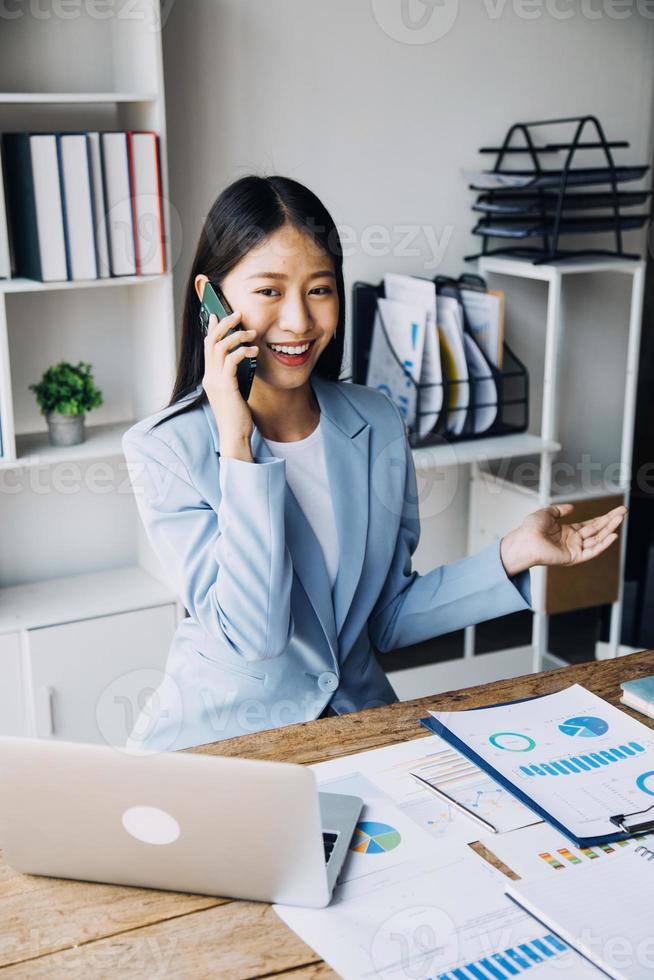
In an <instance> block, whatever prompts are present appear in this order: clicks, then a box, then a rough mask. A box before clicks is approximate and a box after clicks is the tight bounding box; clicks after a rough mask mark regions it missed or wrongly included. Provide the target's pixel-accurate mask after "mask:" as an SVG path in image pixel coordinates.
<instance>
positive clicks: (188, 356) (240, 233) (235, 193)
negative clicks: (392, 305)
mask: <svg viewBox="0 0 654 980" xmlns="http://www.w3.org/2000/svg"><path fill="white" fill-rule="evenodd" d="M285 224H290V225H293V226H294V227H295V228H297V229H298V230H299V231H303V232H305V233H307V234H309V235H311V237H312V238H313V239H314V241H315V242H316V243H317V244H318V245H319V246H320V247H321V248H322V249H323V251H324V252H325V253H326V254H327V255H328V256H329V257H330V258H331V259H332V261H333V263H334V272H335V274H336V290H337V293H338V302H339V312H338V324H337V326H336V331H335V333H334V337H333V340H332V341H331V342H330V343H329V344H328V345H327V347H326V348H325V350H324V351H323V352H322V354H321V355H320V357H319V358H318V361H317V362H316V366H315V368H314V371H316V372H317V373H318V374H319V375H321V376H322V377H324V378H327V379H328V380H330V381H338V380H339V378H340V375H341V370H342V361H343V346H344V339H345V287H344V284H343V252H342V248H341V240H340V237H339V234H338V230H337V228H336V225H335V224H334V222H333V220H332V217H331V215H330V214H329V212H328V211H327V208H326V207H325V206H324V204H323V203H322V201H320V199H319V198H318V197H316V195H315V194H314V193H313V192H312V191H310V190H309V189H308V188H307V187H305V186H304V185H303V184H300V183H298V181H296V180H291V179H290V178H289V177H279V176H272V177H257V176H256V175H254V174H252V175H250V176H247V177H241V178H240V179H239V180H235V181H234V182H233V183H232V184H230V185H229V186H228V187H226V188H225V190H224V191H223V192H222V193H221V194H220V196H219V197H218V198H217V199H216V201H215V202H214V203H213V205H212V206H211V209H210V210H209V213H208V215H207V217H206V220H205V222H204V225H203V228H202V232H201V233H200V240H199V242H198V247H197V249H196V252H195V258H194V259H193V264H192V265H191V271H190V274H189V277H188V282H187V285H186V296H185V298H184V312H183V319H182V339H181V345H180V353H179V362H178V366H177V377H176V379H175V385H174V387H173V393H172V395H171V397H170V401H169V402H168V406H167V407H170V406H171V405H174V404H175V403H176V402H178V401H179V400H180V399H182V398H184V397H185V396H186V395H188V394H189V393H190V392H191V391H193V390H194V389H195V388H196V387H197V385H198V384H199V383H200V382H201V381H202V377H203V375H204V335H203V334H202V331H201V328H200V324H199V320H198V315H199V312H200V300H199V298H198V294H197V292H196V290H195V279H196V276H198V275H206V276H207V277H208V278H209V279H210V280H211V281H212V282H217V283H218V285H220V284H221V282H222V280H223V278H224V277H225V276H226V275H227V273H228V272H229V271H230V270H231V269H233V268H234V266H235V265H236V264H237V262H239V261H240V260H241V259H242V258H243V256H244V255H246V253H247V252H249V251H250V250H251V249H252V248H254V247H255V246H256V245H258V244H260V243H261V242H262V241H263V239H264V238H266V237H267V236H268V235H270V234H272V233H273V232H275V231H277V230H278V229H279V228H281V227H282V226H283V225H285ZM205 401H207V395H206V392H205V391H204V390H202V391H201V392H200V394H199V395H198V397H197V398H195V399H193V401H192V402H190V403H189V404H188V405H185V406H184V407H183V408H181V409H180V412H179V414H181V412H186V411H191V410H192V409H194V408H196V407H198V406H199V405H202V403H203V402H205ZM175 414H178V413H175ZM167 417H168V418H170V416H167Z"/></svg>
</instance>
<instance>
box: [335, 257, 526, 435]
mask: <svg viewBox="0 0 654 980" xmlns="http://www.w3.org/2000/svg"><path fill="white" fill-rule="evenodd" d="M433 281H434V284H435V286H436V289H437V292H439V293H442V294H443V295H449V296H454V297H455V298H456V299H457V300H458V302H459V303H460V305H461V309H462V313H463V323H464V333H469V334H471V331H470V329H469V323H468V319H467V316H466V313H465V306H464V304H463V302H462V299H461V289H462V288H465V289H466V290H468V289H479V290H483V291H485V290H486V284H485V282H484V280H483V279H482V278H481V277H480V276H473V275H463V276H461V277H460V278H459V279H450V278H447V277H444V276H439V277H437V278H436V279H434V280H433ZM384 297H385V293H384V283H383V281H382V282H380V283H378V284H377V285H376V286H375V285H373V284H370V283H366V282H355V283H354V285H353V287H352V376H351V377H352V381H353V382H354V383H355V384H363V385H365V384H366V383H367V377H368V365H369V360H370V350H371V345H372V339H373V331H374V328H375V319H376V316H377V314H378V313H379V323H380V325H381V328H382V336H383V339H384V342H385V344H386V345H387V347H388V350H389V351H390V352H391V354H392V357H393V359H394V360H395V362H396V364H397V368H398V371H399V372H401V373H402V374H403V375H404V378H405V380H406V386H407V390H408V389H409V386H412V387H413V389H415V395H416V403H415V405H416V408H415V422H414V423H413V424H407V423H406V422H405V429H406V433H407V438H408V441H409V445H410V446H411V447H412V448H419V447H422V446H434V445H442V444H443V442H447V443H451V442H463V441H465V440H470V439H485V438H491V437H493V436H500V435H514V434H517V433H520V432H526V431H527V428H528V426H529V374H528V372H527V369H526V367H525V365H524V364H523V363H522V361H520V359H519V358H518V357H517V356H516V355H515V354H514V353H513V351H512V350H511V348H510V347H509V346H508V344H507V343H506V341H503V346H502V351H503V356H502V368H501V369H499V368H497V367H495V365H493V364H492V363H491V362H490V360H489V359H488V358H487V357H486V356H485V354H484V353H483V352H482V351H481V348H478V350H479V354H480V355H481V356H482V357H483V358H484V362H485V367H484V372H483V373H482V374H477V375H476V376H475V377H474V378H472V377H468V379H467V380H451V379H448V378H447V377H445V375H444V376H443V380H442V381H440V382H433V383H422V382H418V381H416V380H415V379H414V378H413V376H412V375H411V373H410V372H409V371H408V370H407V369H406V367H405V365H404V364H403V363H402V361H401V360H400V358H399V357H398V355H397V352H396V351H395V349H394V346H393V344H392V342H391V340H390V337H389V335H388V331H387V329H386V325H385V323H384V318H383V315H382V313H381V310H380V309H379V307H378V303H377V300H378V299H383V298H384ZM489 381H491V382H492V383H493V384H492V385H490V386H489V385H488V384H487V382H489ZM463 385H465V386H466V387H467V391H466V395H467V398H466V399H465V404H463V405H461V404H460V402H461V401H462V399H461V398H460V392H461V386H463ZM489 387H490V389H491V390H492V391H493V392H494V393H495V394H494V396H493V397H491V398H490V399H489V398H488V397H487V394H488V391H489ZM433 388H438V389H441V393H442V397H439V399H438V400H439V401H441V402H442V407H441V409H440V412H439V413H438V418H437V420H436V421H435V423H434V425H433V427H432V428H431V429H430V431H428V432H426V433H425V432H423V433H422V434H420V430H421V429H422V428H423V426H421V424H420V420H421V419H422V418H424V417H425V416H432V415H433V414H434V411H433V408H425V407H424V403H425V393H426V391H427V389H433ZM483 409H490V410H491V412H492V414H493V416H494V419H493V422H492V424H491V425H489V426H488V427H487V428H485V429H484V430H483V431H479V430H478V428H477V426H476V424H475V420H476V419H477V418H478V417H479V412H480V410H483ZM461 413H463V415H462V414H461ZM462 418H463V422H462V421H461V420H462ZM457 422H458V424H456V423H457ZM453 423H454V425H453ZM453 427H454V429H455V430H458V431H456V432H454V431H452V428H453Z"/></svg>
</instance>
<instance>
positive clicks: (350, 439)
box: [197, 373, 370, 662]
mask: <svg viewBox="0 0 654 980" xmlns="http://www.w3.org/2000/svg"><path fill="white" fill-rule="evenodd" d="M311 386H312V388H313V391H314V394H315V396H316V399H317V401H318V404H319V405H320V422H321V429H322V434H323V445H324V449H325V465H326V469H327V478H328V482H329V489H330V492H331V498H332V504H333V507H334V518H335V521H336V529H337V535H338V545H339V563H338V572H337V575H336V579H335V582H334V588H333V590H332V589H331V586H330V582H329V576H328V573H327V567H326V565H325V560H324V555H323V551H322V548H321V546H320V542H319V541H318V538H317V537H316V535H315V534H314V532H313V528H312V527H311V525H310V523H309V521H308V520H307V518H306V516H305V514H304V511H303V510H302V508H301V506H300V504H299V502H298V500H297V497H296V496H295V494H294V493H293V491H292V490H291V488H290V487H289V486H288V484H287V485H286V499H285V506H284V515H285V520H286V540H287V545H288V548H289V551H290V553H291V557H292V560H293V568H294V570H295V572H296V574H297V576H298V578H299V579H300V582H301V583H302V587H303V588H304V590H305V592H306V594H307V596H308V597H309V600H310V601H311V604H312V605H313V607H314V609H315V611H316V615H317V616H318V619H319V620H320V624H321V626H322V628H323V630H324V632H325V635H326V637H327V640H328V642H329V645H330V647H331V649H332V653H333V655H334V658H335V660H336V661H337V662H338V634H339V633H340V632H341V630H342V628H343V625H344V623H345V620H346V617H347V614H348V611H349V608H350V605H351V603H352V598H353V596H354V592H355V590H356V587H357V584H358V582H359V578H360V577H361V569H362V567H363V559H364V555H365V550H366V540H367V534H368V520H369V496H368V495H369V486H368V463H369V444H370V425H369V423H368V422H367V421H366V419H365V418H364V417H363V416H362V415H360V414H359V412H358V411H357V410H356V409H355V408H354V406H353V405H352V403H351V402H350V400H349V398H348V397H347V396H346V395H345V393H344V392H343V391H341V390H340V388H341V386H342V387H345V385H344V384H343V383H342V382H339V383H334V382H331V381H327V380H326V379H324V378H321V377H320V376H318V375H316V374H315V373H314V374H313V375H312V376H311ZM201 387H202V386H201V385H200V386H198V388H197V391H198V392H199V390H200V388H201ZM202 407H203V409H204V411H205V415H206V417H207V421H208V422H209V426H210V429H211V432H212V435H213V439H214V445H215V448H216V450H219V436H218V429H217V426H216V421H215V419H214V416H213V411H212V409H211V406H210V405H209V404H208V402H205V403H204V404H203V406H202ZM250 443H251V447H252V455H253V456H254V457H258V458H264V459H265V458H268V457H272V456H273V454H272V453H271V452H270V449H269V448H268V445H267V443H266V441H265V439H264V437H263V436H262V434H261V432H260V431H259V429H258V428H257V425H256V423H255V424H254V428H253V432H252V438H251V440H250Z"/></svg>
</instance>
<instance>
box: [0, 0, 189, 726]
mask: <svg viewBox="0 0 654 980" xmlns="http://www.w3.org/2000/svg"><path fill="white" fill-rule="evenodd" d="M90 6H91V5H88V4H81V5H80V6H79V9H77V10H76V11H75V16H73V17H61V16H59V17H57V16H51V15H47V14H46V15H45V16H43V17H34V16H28V17H25V16H16V17H10V18H6V17H5V18H3V23H2V29H1V30H0V131H3V130H4V131H16V130H18V131H37V132H59V131H74V132H77V131H87V130H88V131H100V132H104V131H111V130H152V131H154V132H156V133H157V134H158V136H159V149H160V168H161V173H160V177H161V196H162V200H163V208H164V225H165V245H166V252H167V255H166V272H165V273H164V274H162V275H155V276H116V277H111V278H108V279H101V280H77V281H67V280H66V281H60V282H46V283H42V282H37V281H34V280H31V279H26V278H22V277H14V278H5V279H0V436H1V446H2V449H1V451H0V490H2V492H1V493H0V542H1V545H0V732H3V733H9V734H12V735H13V734H30V735H34V734H37V735H43V736H46V737H47V736H48V734H49V733H50V732H51V731H52V733H53V736H54V737H56V738H69V739H75V740H78V739H79V740H82V741H107V740H108V741H118V742H121V741H122V742H124V741H125V738H123V734H124V729H125V727H126V723H127V720H128V718H127V716H128V714H129V708H128V703H129V699H130V698H132V699H136V701H135V704H138V703H139V702H138V699H139V697H140V696H141V694H140V692H141V687H143V686H144V685H145V686H147V684H145V681H144V675H143V674H142V673H141V675H138V672H139V671H140V672H143V671H145V672H146V673H147V671H148V670H159V671H160V669H161V667H162V666H163V663H164V661H165V657H166V654H167V651H168V649H169V647H170V642H171V640H172V637H173V633H174V631H175V626H176V622H177V619H178V613H180V612H181V610H180V609H179V608H178V607H177V606H176V596H175V593H174V591H173V590H172V589H171V588H169V587H168V586H166V584H165V583H166V576H165V569H162V568H161V567H160V564H159V563H158V561H157V560H156V556H155V555H154V554H153V553H152V550H151V549H150V547H149V545H148V542H147V540H146V538H145V535H144V532H143V529H142V526H141V522H140V519H139V517H138V514H137V510H136V503H135V500H134V496H133V494H132V492H131V487H130V482H129V479H128V473H127V466H126V463H125V460H124V457H123V452H122V445H121V438H122V435H123V433H124V432H125V430H126V429H127V428H129V427H130V426H131V425H132V423H133V422H135V421H136V420H138V419H141V418H143V417H145V416H147V415H150V414H151V413H153V412H156V411H157V410H159V409H160V408H163V407H164V406H165V405H166V404H167V403H168V400H169V397H170V394H171V391H172V388H173V383H174V379H175V361H176V352H175V322H174V311H173V282H172V269H173V268H174V265H175V258H176V256H175V255H173V254H172V252H171V214H170V210H171V209H170V204H169V200H170V193H169V190H168V166H167V153H166V112H165V99H164V86H163V65H162V51H161V30H160V29H157V25H159V27H160V17H161V10H160V3H159V0H135V2H134V3H133V4H130V5H129V6H130V10H129V11H126V10H125V11H123V14H125V16H118V17H116V16H114V17H109V19H108V20H107V19H106V17H100V18H98V16H96V14H97V12H96V11H94V10H91V9H90ZM114 13H116V12H115V11H114ZM80 52H83V54H84V56H83V57H80V56H79V55H80ZM173 216H175V215H174V214H173ZM4 220H5V219H4V217H2V216H0V221H4ZM60 360H66V361H71V362H72V363H77V362H78V361H80V360H82V361H88V362H89V363H91V364H92V366H93V370H94V377H95V379H96V383H97V385H98V387H99V388H100V389H101V390H102V393H103V402H102V405H101V406H98V407H97V408H96V409H94V410H93V412H91V413H90V414H89V417H88V418H87V432H86V440H85V442H83V443H80V444H79V445H76V446H62V447H54V446H51V445H50V444H49V441H48V436H47V428H46V422H45V419H44V418H43V417H42V416H41V414H40V412H39V410H38V406H37V403H36V400H35V397H34V394H33V392H31V390H30V388H29V386H30V384H32V383H34V382H36V381H38V379H39V378H40V376H41V374H42V373H43V372H44V371H45V370H46V368H48V367H49V366H50V365H52V364H55V363H57V362H59V361H60ZM130 671H136V672H137V673H136V674H134V675H133V676H131V678H130ZM137 675H138V676H137ZM112 684H113V685H114V687H112V686H111V685H112ZM138 685H141V687H139V686H138ZM103 697H104V699H105V701H106V702H107V703H108V704H109V707H110V709H111V710H109V709H107V710H106V711H105V709H104V708H102V710H101V711H100V715H101V717H102V718H103V719H104V721H103V723H102V725H100V726H99V725H98V717H97V714H98V710H99V709H98V704H100V701H99V699H102V698H103ZM121 698H122V699H123V700H121ZM125 699H127V700H125ZM102 704H104V702H102ZM121 710H122V712H123V716H124V717H123V718H122V720H121V718H120V711H121ZM105 716H106V717H105ZM126 719H127V720H126ZM105 728H106V731H105ZM125 737H126V736H125Z"/></svg>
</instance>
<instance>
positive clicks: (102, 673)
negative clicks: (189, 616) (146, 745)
mask: <svg viewBox="0 0 654 980" xmlns="http://www.w3.org/2000/svg"><path fill="white" fill-rule="evenodd" d="M175 625H176V607H175V604H174V603H170V604H168V605H163V606H156V607H154V608H152V609H139V610H135V611H133V612H126V613H119V614H117V615H114V616H100V617H97V618H95V619H87V620H83V621H81V622H75V623H63V624H61V625H58V626H48V627H45V628H43V629H34V630H27V638H28V643H27V655H26V673H27V683H28V691H29V701H30V713H31V715H32V724H33V729H34V732H33V733H34V734H35V735H36V736H38V737H46V738H47V737H54V738H61V739H66V740H68V741H77V742H94V743H100V744H107V743H108V744H110V745H124V743H125V741H126V739H127V737H128V735H129V733H130V731H131V729H132V726H133V723H134V721H135V718H136V714H137V713H138V710H139V709H140V707H141V706H142V704H143V703H144V701H145V699H146V697H147V694H148V693H149V691H150V690H151V689H152V688H153V687H155V686H156V684H157V683H158V680H160V679H161V672H162V669H163V667H164V664H165V661H166V656H167V653H168V649H169V647H170V641H171V637H172V634H173V633H174V630H175Z"/></svg>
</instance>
